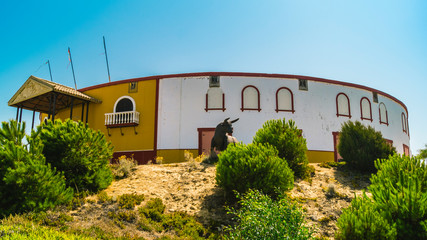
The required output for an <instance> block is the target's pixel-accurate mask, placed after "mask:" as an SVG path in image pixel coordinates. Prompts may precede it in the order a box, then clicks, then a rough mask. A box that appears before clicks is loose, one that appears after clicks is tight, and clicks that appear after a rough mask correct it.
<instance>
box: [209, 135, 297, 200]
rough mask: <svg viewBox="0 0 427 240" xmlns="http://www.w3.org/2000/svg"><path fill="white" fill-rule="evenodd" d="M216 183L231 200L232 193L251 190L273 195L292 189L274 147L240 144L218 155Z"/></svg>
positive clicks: (288, 172) (290, 178)
mask: <svg viewBox="0 0 427 240" xmlns="http://www.w3.org/2000/svg"><path fill="white" fill-rule="evenodd" d="M216 181H217V183H218V185H219V186H220V187H222V188H224V190H225V192H226V194H228V196H230V197H232V193H233V191H237V192H238V193H245V192H246V191H248V190H249V189H251V188H252V189H258V190H260V191H262V192H264V193H265V194H269V195H274V194H275V192H276V189H280V190H283V191H285V190H289V189H292V187H293V182H294V176H293V173H292V170H291V169H290V168H289V167H288V164H287V163H286V161H283V160H282V159H280V158H279V157H278V156H277V150H276V149H275V148H274V147H272V146H270V145H262V144H255V143H253V144H249V145H244V144H241V143H240V144H235V145H234V144H233V145H229V146H228V147H227V149H226V150H225V151H223V152H222V153H221V154H220V155H219V161H218V164H217V171H216Z"/></svg>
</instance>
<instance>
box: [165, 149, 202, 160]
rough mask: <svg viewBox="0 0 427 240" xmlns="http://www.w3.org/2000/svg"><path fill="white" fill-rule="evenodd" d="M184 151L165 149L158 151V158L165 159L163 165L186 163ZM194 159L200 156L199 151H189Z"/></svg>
mask: <svg viewBox="0 0 427 240" xmlns="http://www.w3.org/2000/svg"><path fill="white" fill-rule="evenodd" d="M184 151H186V150H184V149H167V150H165V149H163V150H157V157H163V163H178V162H184V161H185V159H184ZM187 151H190V152H191V153H192V154H193V156H194V157H197V156H198V155H199V150H198V149H188V150H187Z"/></svg>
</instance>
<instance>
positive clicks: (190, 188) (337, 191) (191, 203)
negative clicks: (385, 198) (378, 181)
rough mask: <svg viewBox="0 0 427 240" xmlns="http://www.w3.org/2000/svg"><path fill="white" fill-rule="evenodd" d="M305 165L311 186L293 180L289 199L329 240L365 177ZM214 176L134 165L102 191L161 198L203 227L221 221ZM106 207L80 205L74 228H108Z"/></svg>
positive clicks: (184, 166)
mask: <svg viewBox="0 0 427 240" xmlns="http://www.w3.org/2000/svg"><path fill="white" fill-rule="evenodd" d="M311 165H312V166H313V167H314V168H315V174H314V176H313V178H312V181H311V183H310V182H307V181H296V182H295V184H294V188H293V189H292V191H290V192H289V196H290V197H291V198H292V199H293V200H294V201H296V202H299V203H301V205H302V206H303V208H304V209H305V210H306V218H307V221H308V223H309V225H311V226H312V227H313V228H314V229H315V230H316V232H317V233H316V235H318V236H325V237H330V238H333V236H334V232H335V231H336V229H337V227H336V220H337V219H338V217H339V215H340V214H341V213H342V209H343V208H346V207H348V206H349V204H350V202H351V199H352V198H353V197H354V194H355V193H356V194H357V195H360V194H361V193H362V190H363V189H365V188H366V187H367V186H368V184H369V180H368V178H369V177H368V176H366V175H358V174H354V173H351V172H341V171H337V170H336V169H334V168H323V167H320V166H319V164H311ZM215 173H216V168H215V166H214V165H207V164H203V163H197V162H193V163H190V162H185V163H177V164H164V165H140V166H137V167H136V169H135V171H134V172H133V173H132V175H131V176H130V177H128V178H126V179H122V180H118V181H114V182H113V183H112V184H111V186H110V187H108V188H107V189H106V190H105V191H106V192H107V194H108V195H109V196H112V197H113V198H117V197H118V196H120V195H122V194H125V193H136V194H144V195H145V201H144V202H143V203H141V205H143V204H144V203H145V202H146V201H148V200H149V199H151V198H161V199H162V200H163V202H164V204H165V205H166V212H175V211H184V212H187V213H189V214H191V215H194V216H196V217H197V218H198V219H199V221H201V222H202V223H204V224H212V223H216V224H218V223H225V221H224V219H225V216H226V211H225V210H224V207H223V205H224V193H223V191H222V190H221V189H220V188H219V187H218V186H217V185H216V181H215ZM109 207H110V206H99V204H92V205H90V204H85V206H84V207H82V208H81V209H79V210H78V211H76V212H75V213H74V214H73V215H74V217H75V220H78V221H77V222H78V225H79V226H80V227H85V228H88V227H90V225H92V224H99V225H101V226H102V225H111V224H112V223H109V221H110V220H109V219H108V217H107V212H108V211H109V209H108V208H109ZM113 225H114V224H113ZM117 231H121V232H123V233H124V234H125V233H130V234H131V235H141V236H144V237H145V238H147V239H155V238H156V236H154V235H153V236H151V235H150V233H143V232H140V231H138V230H137V228H136V227H135V226H128V227H127V228H125V229H117ZM126 231H128V232H126Z"/></svg>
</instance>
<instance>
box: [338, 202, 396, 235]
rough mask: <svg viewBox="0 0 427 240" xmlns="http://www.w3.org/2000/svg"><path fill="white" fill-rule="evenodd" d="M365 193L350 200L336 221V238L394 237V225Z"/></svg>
mask: <svg viewBox="0 0 427 240" xmlns="http://www.w3.org/2000/svg"><path fill="white" fill-rule="evenodd" d="M385 214H386V213H385V212H383V211H381V210H379V209H378V208H377V207H376V205H375V203H374V202H372V200H371V199H369V198H368V197H367V196H366V195H364V196H363V197H356V198H354V199H353V200H352V202H351V205H350V207H348V208H346V209H344V210H343V213H342V214H341V216H340V218H339V219H338V221H337V227H338V231H337V233H336V234H335V238H336V239H372V240H376V239H396V228H395V225H390V223H389V222H388V221H387V219H386V218H385V217H384V215H385Z"/></svg>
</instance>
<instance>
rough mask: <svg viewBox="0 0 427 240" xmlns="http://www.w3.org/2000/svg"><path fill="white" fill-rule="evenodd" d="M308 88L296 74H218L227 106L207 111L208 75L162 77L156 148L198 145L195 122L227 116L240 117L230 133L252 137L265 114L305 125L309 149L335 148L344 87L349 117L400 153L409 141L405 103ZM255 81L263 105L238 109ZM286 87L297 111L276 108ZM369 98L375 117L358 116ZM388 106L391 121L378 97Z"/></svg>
mask: <svg viewBox="0 0 427 240" xmlns="http://www.w3.org/2000/svg"><path fill="white" fill-rule="evenodd" d="M307 82H308V91H303V90H299V89H298V79H291V78H272V77H247V76H242V77H236V76H221V77H220V87H221V89H222V91H223V92H224V94H225V108H226V110H225V111H224V112H223V111H221V110H213V111H208V112H206V111H205V107H206V93H207V91H208V89H209V76H206V77H178V78H164V79H160V81H159V84H160V85H159V115H158V142H157V147H158V149H197V148H198V132H197V128H214V127H215V126H216V125H217V124H218V123H219V122H221V121H223V120H224V119H225V118H227V117H231V119H234V118H240V120H239V121H238V122H236V123H235V124H234V125H233V127H234V134H233V135H234V136H235V137H236V138H237V139H238V140H239V141H243V142H244V143H250V142H251V141H252V138H253V136H254V135H255V132H256V131H257V130H258V129H259V128H261V127H262V124H263V123H264V122H265V121H267V120H269V119H280V118H286V119H293V120H294V121H295V122H296V124H297V126H298V128H299V129H302V130H303V136H304V137H305V138H306V139H307V147H308V149H309V150H319V151H334V142H333V136H332V132H338V131H339V130H340V129H341V124H342V123H343V122H345V121H347V120H349V118H348V117H342V116H339V117H337V106H336V97H337V95H338V94H339V93H341V92H342V93H345V94H346V95H347V96H348V97H349V100H350V111H351V118H350V120H352V121H356V120H358V121H361V122H362V123H363V124H366V125H370V126H372V127H374V128H375V129H376V130H379V131H381V132H382V134H383V137H384V138H386V139H390V140H392V141H393V145H394V146H395V147H396V149H397V151H398V152H399V153H403V144H405V145H407V146H409V135H408V134H406V133H405V132H403V130H402V122H401V114H402V112H404V113H405V116H406V118H408V115H407V112H406V110H405V108H404V107H403V106H402V105H400V104H399V103H397V102H395V101H394V100H392V99H391V98H388V97H386V96H382V95H381V94H378V103H374V101H373V95H372V92H371V91H369V90H365V89H361V88H357V87H349V86H343V85H339V82H337V84H332V83H325V82H319V81H312V80H308V81H307ZM248 85H253V86H255V87H256V88H257V89H258V90H259V93H260V107H261V111H260V112H258V111H256V110H250V111H246V110H245V111H243V112H242V111H241V107H242V103H241V101H242V100H241V96H242V95H241V94H242V90H243V88H244V87H246V86H248ZM281 87H286V88H288V89H290V90H291V91H292V93H293V99H294V109H295V112H294V113H292V112H276V111H275V109H276V91H277V90H278V89H279V88H281ZM363 97H366V98H368V99H369V101H370V102H371V108H372V118H373V121H372V122H371V121H369V120H361V112H360V111H361V109H360V100H361V99H362V98H363ZM381 102H383V103H384V104H385V105H386V107H387V112H388V123H389V125H388V126H387V125H385V124H380V122H379V111H378V107H379V103H381Z"/></svg>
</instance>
